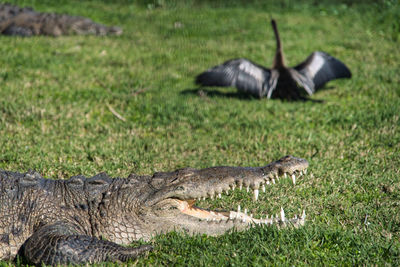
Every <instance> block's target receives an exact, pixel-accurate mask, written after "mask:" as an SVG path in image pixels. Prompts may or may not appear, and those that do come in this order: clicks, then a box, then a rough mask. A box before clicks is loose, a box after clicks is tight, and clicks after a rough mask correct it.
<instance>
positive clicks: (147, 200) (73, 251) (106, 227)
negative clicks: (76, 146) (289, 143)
mask: <svg viewBox="0 0 400 267" xmlns="http://www.w3.org/2000/svg"><path fill="white" fill-rule="evenodd" d="M307 167H308V162H307V161H306V160H304V159H300V158H295V157H292V156H286V157H284V158H282V159H280V160H278V161H275V162H273V163H271V164H269V165H266V166H264V167H213V168H206V169H201V170H196V169H189V168H186V169H180V170H177V171H174V172H161V173H155V174H154V175H153V176H138V175H135V174H131V175H130V176H129V177H128V178H114V179H112V178H109V177H108V176H107V175H106V174H104V173H101V174H98V175H96V176H94V177H91V178H85V177H83V176H74V177H71V178H70V179H68V180H51V179H44V178H42V177H41V176H40V175H39V174H38V173H36V172H32V171H31V172H28V173H25V174H21V173H16V172H8V171H0V259H2V260H11V259H13V258H15V256H16V255H17V254H19V255H20V256H22V257H23V258H24V259H25V260H26V261H27V262H28V263H31V264H43V263H44V264H49V265H56V264H67V263H72V264H82V263H96V262H102V261H122V262H123V261H127V260H129V259H133V258H136V257H137V256H138V255H140V254H142V253H143V252H145V251H148V250H150V249H151V246H148V245H145V246H140V247H138V248H131V247H123V246H121V245H126V244H130V243H131V242H132V241H135V240H139V239H142V240H149V239H150V238H151V237H152V236H154V235H156V234H160V233H166V232H170V231H174V230H177V231H184V232H186V233H189V234H196V233H202V234H203V233H204V234H208V235H219V234H223V233H224V232H226V231H228V230H229V229H232V228H235V229H237V230H244V229H246V228H248V227H249V226H251V225H254V224H279V225H287V224H290V225H294V226H299V225H303V224H304V221H305V214H303V216H302V217H300V218H297V217H295V218H293V219H287V218H285V215H284V213H283V210H282V212H281V216H280V218H271V219H254V218H252V217H250V216H247V215H246V214H245V213H241V212H234V211H230V212H229V211H227V212H213V211H207V210H204V209H200V208H197V207H195V206H193V203H194V202H195V200H196V199H197V200H199V199H204V198H208V197H214V196H218V195H220V193H221V192H223V191H228V190H233V189H236V188H237V189H238V188H241V187H243V186H244V187H247V188H252V189H253V192H254V198H255V199H256V200H257V199H258V194H259V190H260V189H261V190H262V188H263V187H264V186H265V185H266V184H272V183H274V182H275V179H276V178H277V177H278V176H280V175H287V174H288V175H289V176H290V177H292V179H295V178H294V176H295V175H297V176H298V175H299V174H300V175H301V174H302V172H303V171H305V170H306V168H307ZM106 240H107V241H106Z"/></svg>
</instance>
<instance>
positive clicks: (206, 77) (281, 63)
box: [196, 19, 351, 100]
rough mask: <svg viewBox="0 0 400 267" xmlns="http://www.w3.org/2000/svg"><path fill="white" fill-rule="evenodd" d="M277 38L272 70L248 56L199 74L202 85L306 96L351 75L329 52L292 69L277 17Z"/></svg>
mask: <svg viewBox="0 0 400 267" xmlns="http://www.w3.org/2000/svg"><path fill="white" fill-rule="evenodd" d="M271 24H272V28H273V30H274V33H275V38H276V53H275V58H274V63H273V65H272V68H271V69H268V68H265V67H263V66H260V65H258V64H255V63H253V62H251V61H250V60H248V59H244V58H239V59H231V60H228V61H226V62H225V63H223V64H222V65H218V66H215V67H212V68H210V69H208V70H206V71H205V72H203V73H201V74H200V75H198V76H197V77H196V84H198V85H201V86H232V87H236V88H237V89H238V90H239V91H242V92H245V93H248V94H251V95H253V96H256V97H259V98H262V97H265V96H266V97H267V98H281V99H288V100H297V99H304V98H305V97H304V95H305V93H304V91H305V92H306V93H307V94H308V95H312V94H313V93H314V92H315V91H316V90H317V89H319V88H321V87H323V86H324V84H325V83H327V82H329V81H331V80H334V79H339V78H350V77H351V72H350V70H349V69H348V68H347V66H346V65H345V64H344V63H342V62H341V61H339V60H338V59H336V58H334V57H333V56H331V55H329V54H328V53H325V52H320V51H317V52H313V53H312V54H311V55H310V56H309V57H308V58H307V59H306V60H305V61H304V62H302V63H300V64H299V65H297V66H295V67H293V68H288V67H286V66H285V60H284V55H283V50H282V45H281V40H280V38H279V32H278V28H277V26H276V22H275V20H273V19H272V20H271Z"/></svg>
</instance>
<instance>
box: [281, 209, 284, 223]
mask: <svg viewBox="0 0 400 267" xmlns="http://www.w3.org/2000/svg"><path fill="white" fill-rule="evenodd" d="M281 221H282V222H284V221H285V211H284V210H283V208H282V207H281Z"/></svg>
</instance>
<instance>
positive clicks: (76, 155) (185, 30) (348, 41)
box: [0, 1, 400, 266]
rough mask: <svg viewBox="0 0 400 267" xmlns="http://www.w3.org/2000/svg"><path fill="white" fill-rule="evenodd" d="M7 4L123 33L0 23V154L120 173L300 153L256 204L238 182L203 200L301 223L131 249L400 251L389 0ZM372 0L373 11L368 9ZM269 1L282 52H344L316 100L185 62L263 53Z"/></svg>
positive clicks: (295, 58) (277, 258)
mask: <svg viewBox="0 0 400 267" xmlns="http://www.w3.org/2000/svg"><path fill="white" fill-rule="evenodd" d="M17 2H18V3H20V4H25V5H32V6H34V7H35V8H36V9H39V10H41V11H50V12H54V11H57V12H62V13H65V12H68V13H71V14H75V15H82V16H88V17H90V18H92V19H93V20H96V21H99V22H101V23H104V24H109V25H111V24H115V25H119V26H121V27H122V28H123V30H124V34H123V35H122V36H118V37H96V36H68V37H61V38H52V37H34V38H10V37H0V39H1V40H0V41H1V46H0V53H1V55H2V56H1V57H0V65H1V68H0V168H2V169H7V170H14V171H20V172H23V171H27V170H28V169H35V170H37V171H39V172H40V173H41V174H43V175H44V176H46V177H53V178H67V177H70V176H73V175H77V174H83V175H86V176H91V175H95V174H96V173H98V172H102V171H106V172H107V173H108V174H110V175H112V176H121V177H123V176H127V175H128V174H129V173H131V172H135V173H139V174H151V173H153V172H155V171H168V170H174V169H176V168H182V167H194V168H204V167H209V166H215V165H232V166H260V165H265V164H267V163H269V162H271V161H273V160H276V159H278V158H280V157H281V156H284V155H286V154H292V155H295V156H298V157H303V158H306V159H307V160H309V162H310V169H309V171H311V174H308V175H307V176H305V177H303V178H302V179H301V180H299V181H298V184H297V185H296V186H295V187H293V186H292V185H291V184H290V183H285V182H284V181H282V182H281V183H279V184H278V185H275V186H273V187H270V188H268V190H267V192H266V193H260V201H259V202H258V203H253V202H252V201H251V194H250V193H248V194H247V193H245V191H244V192H241V193H238V194H236V195H234V196H232V197H229V196H228V197H226V196H225V197H224V198H223V199H222V200H216V201H214V202H208V203H207V204H206V205H209V207H211V208H218V207H221V208H222V207H224V208H226V209H235V208H236V207H237V204H239V203H241V202H243V205H248V208H249V209H251V210H253V211H254V212H260V213H264V214H274V213H277V212H278V211H279V209H280V207H281V206H283V207H285V208H286V209H287V211H288V215H289V216H292V215H294V214H295V213H298V212H299V210H302V209H305V210H306V211H307V215H308V216H307V224H306V226H305V227H303V228H301V229H287V230H282V229H281V230H278V229H276V228H259V227H257V228H254V229H251V230H250V231H247V232H243V233H231V234H227V235H224V236H222V237H217V238H215V237H206V236H195V237H187V236H184V235H182V234H176V233H171V234H168V235H162V236H159V237H156V238H155V239H154V245H155V251H154V252H151V253H149V254H148V255H147V256H145V257H142V258H140V259H138V260H137V261H135V263H137V264H139V265H156V266H157V265H173V264H177V265H196V266H197V265H207V266H214V265H215V266H221V265H266V264H267V265H268V264H284V265H308V264H312V265H322V264H323V265H343V264H344V265H358V264H359V265H361V264H378V265H382V264H384V263H388V264H392V265H398V264H399V257H400V255H399V251H400V243H399V238H400V215H399V214H400V213H399V212H398V210H399V205H400V195H399V193H398V192H400V181H399V176H400V172H399V166H400V129H399V128H400V127H399V124H400V123H399V114H400V89H399V88H400V87H399V82H400V76H399V74H398V70H399V63H398V62H400V48H399V45H398V39H397V38H398V37H397V36H398V35H396V34H397V33H398V32H396V29H398V28H396V27H398V26H397V24H396V22H395V21H392V20H391V19H390V18H391V16H392V17H394V18H395V16H396V14H395V13H393V10H399V8H398V5H397V6H396V5H395V1H382V3H381V2H379V3H380V4H378V5H372V4H371V8H368V5H367V4H366V5H353V6H349V5H346V4H343V3H342V4H337V5H332V4H328V3H325V4H321V5H313V4H310V3H308V2H305V3H298V4H295V5H292V6H285V5H283V6H281V5H279V4H278V3H274V2H272V4H271V6H270V8H266V6H265V5H263V4H262V3H258V4H255V6H254V5H250V4H243V3H239V2H237V3H236V2H235V3H236V4H228V3H226V5H227V6H226V7H224V5H223V4H216V3H213V2H203V3H196V2H194V1H193V2H189V3H186V4H183V3H180V4H179V3H178V4H176V2H173V3H175V4H170V5H168V4H167V3H165V2H164V1H158V2H154V3H156V4H154V3H153V2H149V3H150V5H148V4H149V3H144V4H132V3H128V2H124V1H121V2H119V3H111V2H110V3H107V2H104V3H103V2H99V1H63V2H61V3H62V4H60V3H58V2H52V1H17ZM284 2H285V3H290V1H284ZM344 3H345V2H344ZM392 4H393V6H390V5H392ZM257 5H259V6H257ZM378 7H379V10H380V12H381V14H379V13H374V12H371V11H368V10H371V9H373V8H378ZM383 12H386V13H383ZM382 14H386V15H382ZM272 15H273V17H274V18H276V20H277V21H278V27H279V29H280V32H281V38H282V41H283V45H284V49H285V52H286V57H287V59H288V61H289V65H295V64H297V63H299V62H301V61H302V60H304V59H305V58H306V57H307V56H308V55H309V54H310V53H311V52H312V51H315V50H323V51H326V52H329V53H331V54H332V55H334V56H336V57H337V58H339V59H341V60H342V61H344V62H345V63H346V64H347V65H348V66H349V67H350V69H351V70H352V73H353V78H352V79H351V80H339V81H334V82H331V83H329V84H328V86H327V87H328V88H327V89H326V90H322V91H320V92H318V93H316V94H315V95H314V96H312V99H314V100H323V102H322V103H318V102H311V101H308V102H282V101H279V100H266V99H262V100H257V99H253V98H251V97H245V96H243V95H240V94H237V93H236V90H235V89H233V88H210V89H204V90H203V92H199V90H198V88H197V87H196V86H195V85H194V83H193V78H194V77H195V75H196V74H198V73H200V72H201V71H203V70H205V69H207V68H209V67H211V66H214V65H216V64H219V63H222V62H223V61H225V60H227V59H230V58H235V57H246V58H249V59H251V60H253V61H255V62H258V63H259V64H262V65H265V66H269V65H270V64H271V63H272V58H273V53H274V49H275V42H274V39H273V33H272V30H271V27H270V25H269V19H270V18H271V16H272ZM397 23H398V22H397ZM110 107H111V108H112V109H113V110H114V111H115V112H117V113H118V114H119V115H120V116H122V118H124V120H121V119H120V118H118V117H117V116H116V115H115V114H113V112H112V111H111V109H110ZM241 196H245V197H246V196H247V198H248V200H242V199H241ZM1 264H2V265H6V264H7V263H6V262H2V263H1Z"/></svg>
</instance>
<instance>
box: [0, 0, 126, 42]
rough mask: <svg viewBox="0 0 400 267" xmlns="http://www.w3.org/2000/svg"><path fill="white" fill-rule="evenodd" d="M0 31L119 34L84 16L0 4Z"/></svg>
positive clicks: (53, 34)
mask: <svg viewBox="0 0 400 267" xmlns="http://www.w3.org/2000/svg"><path fill="white" fill-rule="evenodd" d="M0 33H1V34H5V35H19V36H32V35H50V36H60V35H69V34H83V35H84V34H95V35H107V34H115V35H120V34H121V33H122V30H121V29H120V28H118V27H107V26H104V25H101V24H98V23H95V22H93V21H92V20H90V19H88V18H84V17H78V16H69V15H64V14H55V13H40V12H36V11H34V10H33V9H31V8H29V7H25V8H20V7H18V6H13V5H10V4H0Z"/></svg>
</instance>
